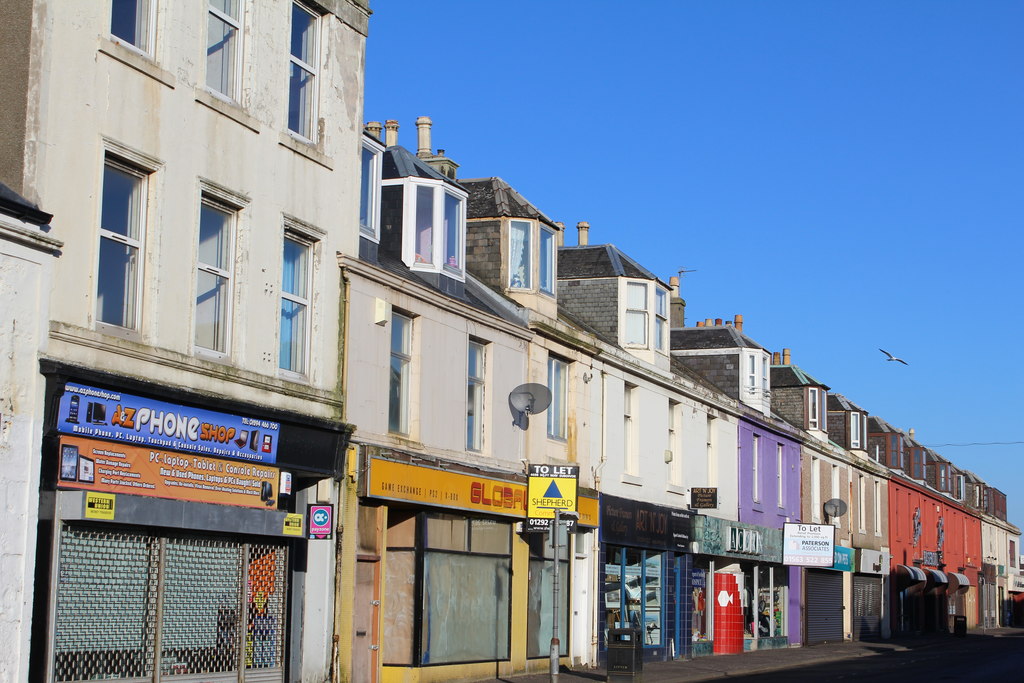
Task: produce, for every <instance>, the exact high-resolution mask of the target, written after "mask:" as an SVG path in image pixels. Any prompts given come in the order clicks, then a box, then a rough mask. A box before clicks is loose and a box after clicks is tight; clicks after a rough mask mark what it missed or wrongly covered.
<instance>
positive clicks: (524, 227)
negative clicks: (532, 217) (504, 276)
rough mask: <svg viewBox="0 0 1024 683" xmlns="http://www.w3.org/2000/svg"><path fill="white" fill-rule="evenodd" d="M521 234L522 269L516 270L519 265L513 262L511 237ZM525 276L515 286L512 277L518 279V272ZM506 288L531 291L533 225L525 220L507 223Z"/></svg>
mask: <svg viewBox="0 0 1024 683" xmlns="http://www.w3.org/2000/svg"><path fill="white" fill-rule="evenodd" d="M519 231H521V232H522V234H523V235H524V237H523V240H524V243H523V247H522V260H523V262H524V263H523V267H522V268H521V269H520V268H517V267H516V266H517V265H519V264H517V263H514V262H513V260H512V259H513V258H515V250H514V249H513V248H512V235H513V234H514V233H518V232H519ZM520 270H522V272H523V273H524V274H525V275H524V278H523V279H522V280H521V281H520V282H519V283H518V284H516V282H515V280H514V279H513V278H514V277H518V273H519V271H520ZM508 288H509V289H515V290H521V291H528V290H532V289H533V223H532V222H531V221H527V220H519V219H516V220H510V221H509V222H508Z"/></svg>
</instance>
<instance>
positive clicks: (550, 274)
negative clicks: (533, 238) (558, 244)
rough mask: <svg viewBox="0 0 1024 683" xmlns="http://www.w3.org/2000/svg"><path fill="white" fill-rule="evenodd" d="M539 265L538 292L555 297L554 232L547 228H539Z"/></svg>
mask: <svg viewBox="0 0 1024 683" xmlns="http://www.w3.org/2000/svg"><path fill="white" fill-rule="evenodd" d="M539 246H540V263H539V264H538V266H539V271H540V272H538V274H537V275H538V278H539V280H540V282H539V283H538V284H539V285H540V291H541V292H543V293H544V294H550V295H551V296H554V295H555V231H554V230H552V229H551V228H549V227H547V226H544V225H542V226H540V245H539Z"/></svg>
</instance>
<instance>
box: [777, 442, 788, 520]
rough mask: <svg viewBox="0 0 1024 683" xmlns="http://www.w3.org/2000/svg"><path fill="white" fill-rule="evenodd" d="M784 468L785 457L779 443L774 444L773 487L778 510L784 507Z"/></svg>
mask: <svg viewBox="0 0 1024 683" xmlns="http://www.w3.org/2000/svg"><path fill="white" fill-rule="evenodd" d="M784 468H785V457H784V452H783V446H782V444H781V443H776V444H775V487H776V491H777V494H776V495H777V498H776V502H777V503H778V506H779V507H780V508H783V507H786V489H785V486H786V478H785V477H784V476H783V474H784Z"/></svg>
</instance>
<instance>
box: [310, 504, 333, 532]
mask: <svg viewBox="0 0 1024 683" xmlns="http://www.w3.org/2000/svg"><path fill="white" fill-rule="evenodd" d="M306 524H308V525H309V526H308V527H307V529H306V532H307V533H306V536H307V537H308V538H310V539H313V540H326V539H329V538H331V535H332V534H331V532H332V531H333V529H334V506H333V505H330V504H317V505H307V506H306Z"/></svg>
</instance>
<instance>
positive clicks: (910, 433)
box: [907, 427, 914, 440]
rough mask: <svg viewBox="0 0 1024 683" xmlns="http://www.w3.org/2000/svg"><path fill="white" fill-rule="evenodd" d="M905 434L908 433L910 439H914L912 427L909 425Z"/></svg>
mask: <svg viewBox="0 0 1024 683" xmlns="http://www.w3.org/2000/svg"><path fill="white" fill-rule="evenodd" d="M907 434H909V435H910V439H911V440H913V439H914V428H913V427H911V428H910V431H908V432H907Z"/></svg>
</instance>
